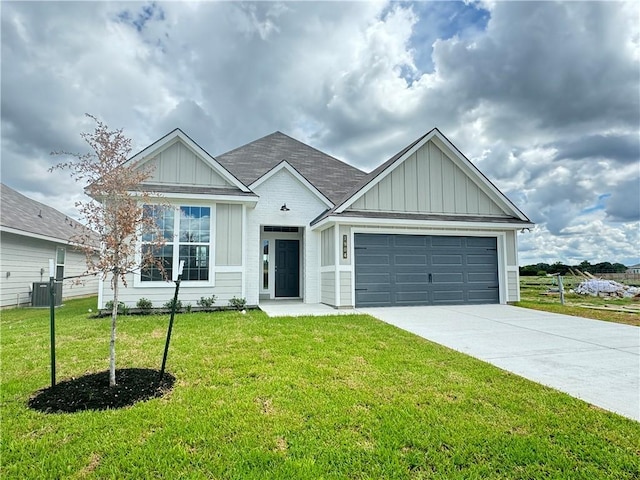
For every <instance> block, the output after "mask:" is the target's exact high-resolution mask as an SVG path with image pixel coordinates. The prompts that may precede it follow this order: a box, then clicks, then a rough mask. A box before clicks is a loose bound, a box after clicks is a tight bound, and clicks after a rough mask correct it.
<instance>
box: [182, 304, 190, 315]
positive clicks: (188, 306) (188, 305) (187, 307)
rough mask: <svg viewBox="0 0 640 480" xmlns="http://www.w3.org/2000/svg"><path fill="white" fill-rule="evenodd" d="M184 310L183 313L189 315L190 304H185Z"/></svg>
mask: <svg viewBox="0 0 640 480" xmlns="http://www.w3.org/2000/svg"><path fill="white" fill-rule="evenodd" d="M184 310H185V312H187V313H191V304H190V303H187V304H186V305H185V306H184Z"/></svg>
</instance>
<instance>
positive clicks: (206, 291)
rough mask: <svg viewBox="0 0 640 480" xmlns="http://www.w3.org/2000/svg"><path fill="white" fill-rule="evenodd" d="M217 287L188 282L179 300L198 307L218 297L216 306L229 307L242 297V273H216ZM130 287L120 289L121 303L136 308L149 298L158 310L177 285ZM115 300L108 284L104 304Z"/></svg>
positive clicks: (170, 297)
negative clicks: (207, 298) (207, 300)
mask: <svg viewBox="0 0 640 480" xmlns="http://www.w3.org/2000/svg"><path fill="white" fill-rule="evenodd" d="M214 278H215V286H190V285H189V284H188V283H187V282H183V283H182V284H181V285H180V292H179V295H178V299H179V300H180V301H181V302H182V305H183V306H184V305H187V304H191V305H192V306H194V307H195V306H196V305H197V301H198V300H200V298H201V297H210V296H211V295H215V296H216V303H215V305H216V306H223V307H225V306H227V305H228V303H229V299H231V298H232V297H234V296H235V297H241V296H242V272H240V271H238V272H215V274H214ZM128 284H129V286H128V287H126V288H125V287H123V286H122V284H120V287H119V295H118V297H119V301H121V302H124V303H125V305H128V306H129V307H135V306H136V303H137V302H138V300H140V299H141V298H147V299H149V300H151V302H152V303H153V306H154V307H156V308H159V307H162V306H163V305H164V304H165V303H167V302H168V301H170V300H171V299H172V298H173V294H174V292H175V283H173V282H164V283H163V284H162V286H157V285H156V286H153V287H133V281H129V282H128ZM111 299H113V293H112V290H111V288H110V286H109V283H108V282H105V285H104V298H103V304H102V306H104V303H106V302H108V301H109V300H111ZM254 305H255V303H254Z"/></svg>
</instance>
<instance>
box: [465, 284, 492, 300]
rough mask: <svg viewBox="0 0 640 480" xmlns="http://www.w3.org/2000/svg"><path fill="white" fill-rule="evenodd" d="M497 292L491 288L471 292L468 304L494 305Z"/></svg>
mask: <svg viewBox="0 0 640 480" xmlns="http://www.w3.org/2000/svg"><path fill="white" fill-rule="evenodd" d="M495 294H496V292H495V290H493V289H490V288H485V289H479V290H469V292H468V303H494V302H493V299H494V298H495Z"/></svg>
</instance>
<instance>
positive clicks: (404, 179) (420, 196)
mask: <svg viewBox="0 0 640 480" xmlns="http://www.w3.org/2000/svg"><path fill="white" fill-rule="evenodd" d="M350 208H351V209H352V210H364V211H367V210H368V211H382V212H411V213H442V214H460V215H487V216H507V214H506V213H505V212H504V211H503V210H502V209H501V208H500V207H499V206H498V204H497V203H496V202H494V201H493V200H492V199H491V198H490V197H489V196H488V195H487V194H486V193H485V192H484V191H483V190H482V188H481V187H480V186H479V185H478V184H476V183H475V182H474V181H473V180H472V179H471V177H469V176H468V175H467V174H466V173H465V172H464V171H463V170H462V168H461V167H459V166H458V165H457V164H456V163H455V162H454V160H452V159H451V158H449V157H448V156H447V155H446V154H445V153H444V152H443V151H442V150H441V149H440V148H439V147H438V146H437V145H436V144H435V143H434V142H433V141H429V142H427V143H426V144H425V145H424V146H422V147H421V148H420V149H419V150H418V151H416V152H415V153H414V154H413V155H411V156H410V157H408V158H407V159H406V160H405V161H404V162H403V163H401V164H400V165H398V166H397V167H396V168H395V169H394V170H393V171H392V172H391V173H390V174H388V175H387V176H386V177H384V178H383V179H382V180H380V182H378V183H377V184H376V185H375V186H374V187H372V188H371V190H369V191H368V192H367V193H365V194H364V195H363V196H362V197H360V198H359V199H358V200H356V202H354V204H353V205H351V207H350Z"/></svg>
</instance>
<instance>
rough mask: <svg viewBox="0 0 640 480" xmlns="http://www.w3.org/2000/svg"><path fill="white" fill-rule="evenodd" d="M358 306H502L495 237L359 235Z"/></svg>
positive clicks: (357, 249)
mask: <svg viewBox="0 0 640 480" xmlns="http://www.w3.org/2000/svg"><path fill="white" fill-rule="evenodd" d="M354 238H355V240H354V247H355V260H354V263H355V273H356V275H355V282H356V285H355V286H356V306H384V305H435V304H442V305H444V304H449V305H451V304H465V303H472V304H474V303H498V301H499V291H498V288H497V287H498V261H497V248H496V247H497V240H496V238H495V237H493V238H492V237H458V236H435V235H432V236H429V235H425V236H418V235H401V234H356V235H355V237H354Z"/></svg>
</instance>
